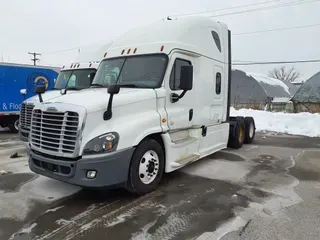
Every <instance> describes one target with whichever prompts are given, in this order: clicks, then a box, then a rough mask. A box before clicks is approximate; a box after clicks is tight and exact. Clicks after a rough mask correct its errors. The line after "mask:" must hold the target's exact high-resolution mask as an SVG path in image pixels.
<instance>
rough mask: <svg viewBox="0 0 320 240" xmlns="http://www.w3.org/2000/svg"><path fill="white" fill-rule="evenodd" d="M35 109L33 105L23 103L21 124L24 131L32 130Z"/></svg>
mask: <svg viewBox="0 0 320 240" xmlns="http://www.w3.org/2000/svg"><path fill="white" fill-rule="evenodd" d="M33 108H34V105H31V104H25V103H23V104H22V105H21V109H20V119H19V122H20V126H21V128H22V129H26V130H30V127H31V115H32V110H33Z"/></svg>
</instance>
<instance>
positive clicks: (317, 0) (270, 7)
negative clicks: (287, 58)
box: [210, 0, 320, 17]
mask: <svg viewBox="0 0 320 240" xmlns="http://www.w3.org/2000/svg"><path fill="white" fill-rule="evenodd" d="M319 1H320V0H311V1H307V0H304V1H301V0H300V1H295V2H290V3H283V4H278V5H274V6H268V7H262V8H255V9H249V10H243V11H238V12H231V13H225V14H219V15H212V16H210V17H223V16H229V15H235V14H242V13H248V12H256V11H262V10H269V9H276V8H281V7H289V6H295V5H300V4H307V3H314V2H319Z"/></svg>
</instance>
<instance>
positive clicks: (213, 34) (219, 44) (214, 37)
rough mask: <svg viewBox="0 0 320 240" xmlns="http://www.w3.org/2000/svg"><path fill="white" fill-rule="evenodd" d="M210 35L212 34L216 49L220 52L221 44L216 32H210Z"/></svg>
mask: <svg viewBox="0 0 320 240" xmlns="http://www.w3.org/2000/svg"><path fill="white" fill-rule="evenodd" d="M211 34H212V37H213V40H214V42H215V43H216V45H217V48H218V49H219V51H220V52H221V42H220V38H219V34H218V33H217V32H215V31H211Z"/></svg>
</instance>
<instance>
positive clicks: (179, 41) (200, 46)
mask: <svg viewBox="0 0 320 240" xmlns="http://www.w3.org/2000/svg"><path fill="white" fill-rule="evenodd" d="M230 74H231V33H230V31H229V30H228V27H227V25H226V24H224V23H221V22H217V21H214V20H213V19H210V18H205V17H186V18H181V19H174V20H170V19H166V20H160V21H156V22H154V23H151V24H149V25H146V26H144V27H139V28H135V29H133V30H131V31H129V32H127V33H126V34H124V35H123V36H121V37H119V38H118V39H116V40H115V41H114V43H113V45H112V47H111V48H110V49H109V50H108V52H107V54H106V57H105V59H104V60H102V61H101V63H100V65H99V68H98V71H97V73H96V75H95V78H94V80H93V86H92V87H91V88H89V89H85V90H82V91H80V92H77V93H74V94H70V95H64V96H60V97H57V98H55V99H52V100H50V101H46V102H43V103H39V104H37V105H36V106H35V108H34V109H33V113H32V122H31V133H30V134H31V136H30V145H29V147H28V153H29V166H30V169H31V170H32V171H34V172H36V173H39V174H42V175H45V176H47V177H50V178H54V179H58V180H60V181H64V182H68V183H70V184H74V185H78V186H82V187H89V188H100V187H113V186H118V187H119V186H120V187H125V188H126V189H128V190H129V191H131V192H135V193H139V194H144V193H148V192H150V191H153V190H154V189H155V188H156V187H157V185H158V184H159V182H160V180H161V178H162V176H163V173H165V172H172V171H175V170H177V169H179V168H181V167H183V166H186V165H187V164H190V163H193V162H195V161H198V160H199V159H202V158H204V157H206V156H208V155H210V154H212V153H214V152H217V151H219V150H221V149H224V148H226V147H227V146H231V147H234V148H239V147H241V146H242V144H243V143H245V142H246V143H250V142H252V140H253V138H254V133H255V127H254V121H253V119H252V118H250V117H246V118H244V117H230V116H229V115H230V114H229V111H230V82H231V81H230Z"/></svg>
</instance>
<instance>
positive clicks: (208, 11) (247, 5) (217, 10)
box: [170, 0, 282, 17]
mask: <svg viewBox="0 0 320 240" xmlns="http://www.w3.org/2000/svg"><path fill="white" fill-rule="evenodd" d="M279 1H282V0H273V1H264V2H259V3H253V4H246V5H238V6H234V7H226V8H220V9H214V10H206V11H202V12H194V13H184V14H177V15H170V17H182V16H190V15H195V14H203V13H210V12H220V11H225V10H231V9H236V8H243V7H251V6H256V5H262V4H267V3H274V2H279Z"/></svg>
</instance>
